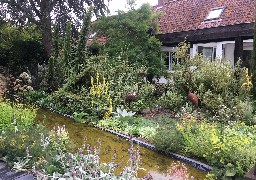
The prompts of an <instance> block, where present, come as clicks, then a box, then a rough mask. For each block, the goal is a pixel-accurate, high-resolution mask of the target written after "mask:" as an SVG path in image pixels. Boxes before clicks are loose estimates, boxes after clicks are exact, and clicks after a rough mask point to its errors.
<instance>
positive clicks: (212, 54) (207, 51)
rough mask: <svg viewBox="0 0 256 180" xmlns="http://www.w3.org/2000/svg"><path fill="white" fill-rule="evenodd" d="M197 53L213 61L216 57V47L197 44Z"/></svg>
mask: <svg viewBox="0 0 256 180" xmlns="http://www.w3.org/2000/svg"><path fill="white" fill-rule="evenodd" d="M198 53H201V54H202V55H203V57H204V58H206V59H209V60H210V61H214V59H215V58H216V47H203V46H198Z"/></svg>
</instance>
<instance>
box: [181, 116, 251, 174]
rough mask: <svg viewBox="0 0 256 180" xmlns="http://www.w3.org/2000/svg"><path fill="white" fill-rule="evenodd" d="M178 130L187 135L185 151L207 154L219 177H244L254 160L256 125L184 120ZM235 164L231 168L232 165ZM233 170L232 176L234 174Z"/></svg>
mask: <svg viewBox="0 0 256 180" xmlns="http://www.w3.org/2000/svg"><path fill="white" fill-rule="evenodd" d="M177 129H178V130H179V131H180V132H181V133H182V136H183V138H184V144H185V150H186V152H187V153H192V154H194V155H196V156H198V157H204V158H205V159H206V160H207V162H208V163H209V164H210V165H213V166H214V167H217V168H218V169H216V171H215V173H216V175H218V176H224V175H225V176H236V177H239V176H243V175H244V174H245V173H246V172H248V170H249V169H250V168H251V167H252V166H253V165H254V163H255V160H256V159H255V153H249V152H255V148H256V146H255V143H254V141H255V126H247V125H245V124H244V123H233V124H230V125H227V126H223V125H221V124H217V123H206V122H201V123H197V122H195V121H193V120H192V121H191V120H190V121H182V123H181V124H178V125H177ZM231 167H232V168H231ZM231 169H232V175H231Z"/></svg>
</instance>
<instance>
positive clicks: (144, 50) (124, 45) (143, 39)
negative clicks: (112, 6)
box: [93, 1, 163, 75]
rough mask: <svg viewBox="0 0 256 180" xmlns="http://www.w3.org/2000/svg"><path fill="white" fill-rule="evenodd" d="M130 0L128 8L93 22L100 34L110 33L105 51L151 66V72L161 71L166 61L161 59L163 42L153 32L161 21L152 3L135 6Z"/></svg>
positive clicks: (111, 54)
mask: <svg viewBox="0 0 256 180" xmlns="http://www.w3.org/2000/svg"><path fill="white" fill-rule="evenodd" d="M133 3H134V2H133V1H129V4H128V5H129V6H130V8H129V9H130V10H129V11H128V12H124V11H118V14H117V15H115V16H111V17H102V18H101V19H100V20H99V21H97V22H96V23H94V25H93V27H94V30H95V32H97V33H98V35H97V36H100V35H103V36H105V37H107V39H108V40H107V42H106V44H105V46H104V47H105V52H106V53H107V54H108V55H109V56H110V57H118V56H121V57H122V59H126V60H128V61H129V62H130V63H138V64H141V65H145V66H147V67H148V72H149V74H150V75H153V74H154V75H160V74H161V73H162V68H163V63H162V61H161V52H160V49H161V43H160V41H159V40H158V39H156V37H155V36H154V33H155V32H156V31H157V28H158V25H157V24H156V23H155V22H156V21H155V19H156V18H157V17H158V16H159V15H158V14H154V13H153V11H152V8H151V7H150V5H149V4H143V5H142V6H141V7H140V8H139V9H134V8H133Z"/></svg>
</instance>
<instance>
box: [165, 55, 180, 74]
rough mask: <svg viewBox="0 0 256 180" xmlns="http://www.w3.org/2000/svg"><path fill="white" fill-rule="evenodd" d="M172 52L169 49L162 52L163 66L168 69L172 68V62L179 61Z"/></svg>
mask: <svg viewBox="0 0 256 180" xmlns="http://www.w3.org/2000/svg"><path fill="white" fill-rule="evenodd" d="M173 53H174V52H169V51H168V52H163V53H162V59H164V63H165V66H166V69H167V70H168V71H171V70H172V66H173V65H174V64H177V63H179V60H178V59H177V58H174V54H173Z"/></svg>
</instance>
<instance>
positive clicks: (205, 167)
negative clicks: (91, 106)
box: [42, 106, 213, 172]
mask: <svg viewBox="0 0 256 180" xmlns="http://www.w3.org/2000/svg"><path fill="white" fill-rule="evenodd" d="M42 108H46V109H49V110H50V111H52V112H54V113H57V114H59V115H62V116H64V117H67V118H70V119H72V120H74V118H73V116H72V115H68V114H64V113H62V112H60V111H58V110H55V109H53V108H51V107H49V106H43V107H42ZM94 127H96V128H99V129H101V130H104V131H106V132H109V133H111V134H114V135H116V136H119V137H121V138H123V139H127V140H131V141H132V142H133V143H136V144H139V145H140V146H143V147H146V148H148V149H151V150H153V151H156V152H159V153H161V154H165V155H167V156H169V157H172V158H174V159H176V160H179V161H181V162H184V163H186V164H189V165H190V166H192V167H194V168H196V169H198V170H201V171H204V172H210V171H212V169H213V168H212V166H209V165H207V164H205V163H202V162H199V161H197V160H194V159H191V158H188V157H185V156H182V155H179V154H176V153H173V152H169V151H163V150H159V149H157V148H156V147H155V146H154V145H152V144H149V143H147V142H144V141H141V140H139V139H137V138H135V137H132V136H128V135H126V134H123V133H119V132H116V131H114V130H111V129H107V128H104V127H101V126H97V125H95V126H94Z"/></svg>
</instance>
